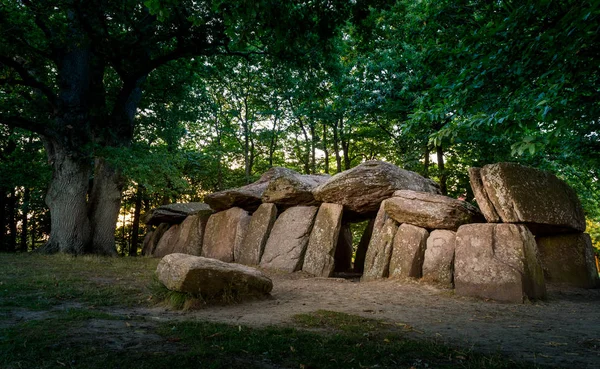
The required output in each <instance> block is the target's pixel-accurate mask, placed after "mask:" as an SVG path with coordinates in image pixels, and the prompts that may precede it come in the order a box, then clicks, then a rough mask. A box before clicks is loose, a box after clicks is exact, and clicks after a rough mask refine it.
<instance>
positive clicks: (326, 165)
mask: <svg viewBox="0 0 600 369" xmlns="http://www.w3.org/2000/svg"><path fill="white" fill-rule="evenodd" d="M323 152H324V153H325V173H326V174H329V150H328V149H327V124H325V123H323Z"/></svg>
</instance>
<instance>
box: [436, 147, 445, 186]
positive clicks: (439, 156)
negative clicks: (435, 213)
mask: <svg viewBox="0 0 600 369" xmlns="http://www.w3.org/2000/svg"><path fill="white" fill-rule="evenodd" d="M436 151H437V161H438V170H439V172H440V191H442V195H447V194H448V189H447V187H446V169H445V168H444V150H443V148H442V146H437V147H436Z"/></svg>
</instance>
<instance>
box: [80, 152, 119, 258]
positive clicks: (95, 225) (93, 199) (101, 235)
mask: <svg viewBox="0 0 600 369" xmlns="http://www.w3.org/2000/svg"><path fill="white" fill-rule="evenodd" d="M122 189H123V179H122V176H121V174H120V173H119V172H118V171H117V170H115V169H113V168H111V167H110V165H109V164H108V163H106V161H105V160H104V159H102V158H98V159H96V165H95V168H94V181H93V185H92V192H91V195H90V200H89V208H88V209H89V210H88V214H89V218H90V222H91V224H92V244H91V249H90V250H89V251H90V252H91V253H93V254H97V255H107V256H116V255H117V250H116V249H115V230H116V226H117V218H118V216H119V210H120V209H121V190H122Z"/></svg>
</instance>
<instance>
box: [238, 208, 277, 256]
mask: <svg viewBox="0 0 600 369" xmlns="http://www.w3.org/2000/svg"><path fill="white" fill-rule="evenodd" d="M276 218H277V207H276V206H275V204H262V205H260V206H259V207H258V210H256V211H255V212H254V214H252V219H251V220H250V225H249V226H248V231H247V232H246V236H245V237H244V240H243V241H242V243H241V245H240V250H239V253H238V255H236V258H235V261H236V262H238V263H240V264H246V265H258V263H260V258H261V256H262V254H263V252H264V250H265V245H266V243H267V239H269V234H271V229H272V228H273V224H274V223H275V219H276Z"/></svg>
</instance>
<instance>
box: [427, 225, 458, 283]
mask: <svg viewBox="0 0 600 369" xmlns="http://www.w3.org/2000/svg"><path fill="white" fill-rule="evenodd" d="M455 247H456V232H452V231H448V230H444V229H436V230H435V231H432V232H431V234H430V235H429V238H428V239H427V248H426V249H425V259H424V261H423V280H425V281H427V282H434V283H439V284H441V285H443V286H445V287H451V286H452V283H453V281H454V250H455Z"/></svg>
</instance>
